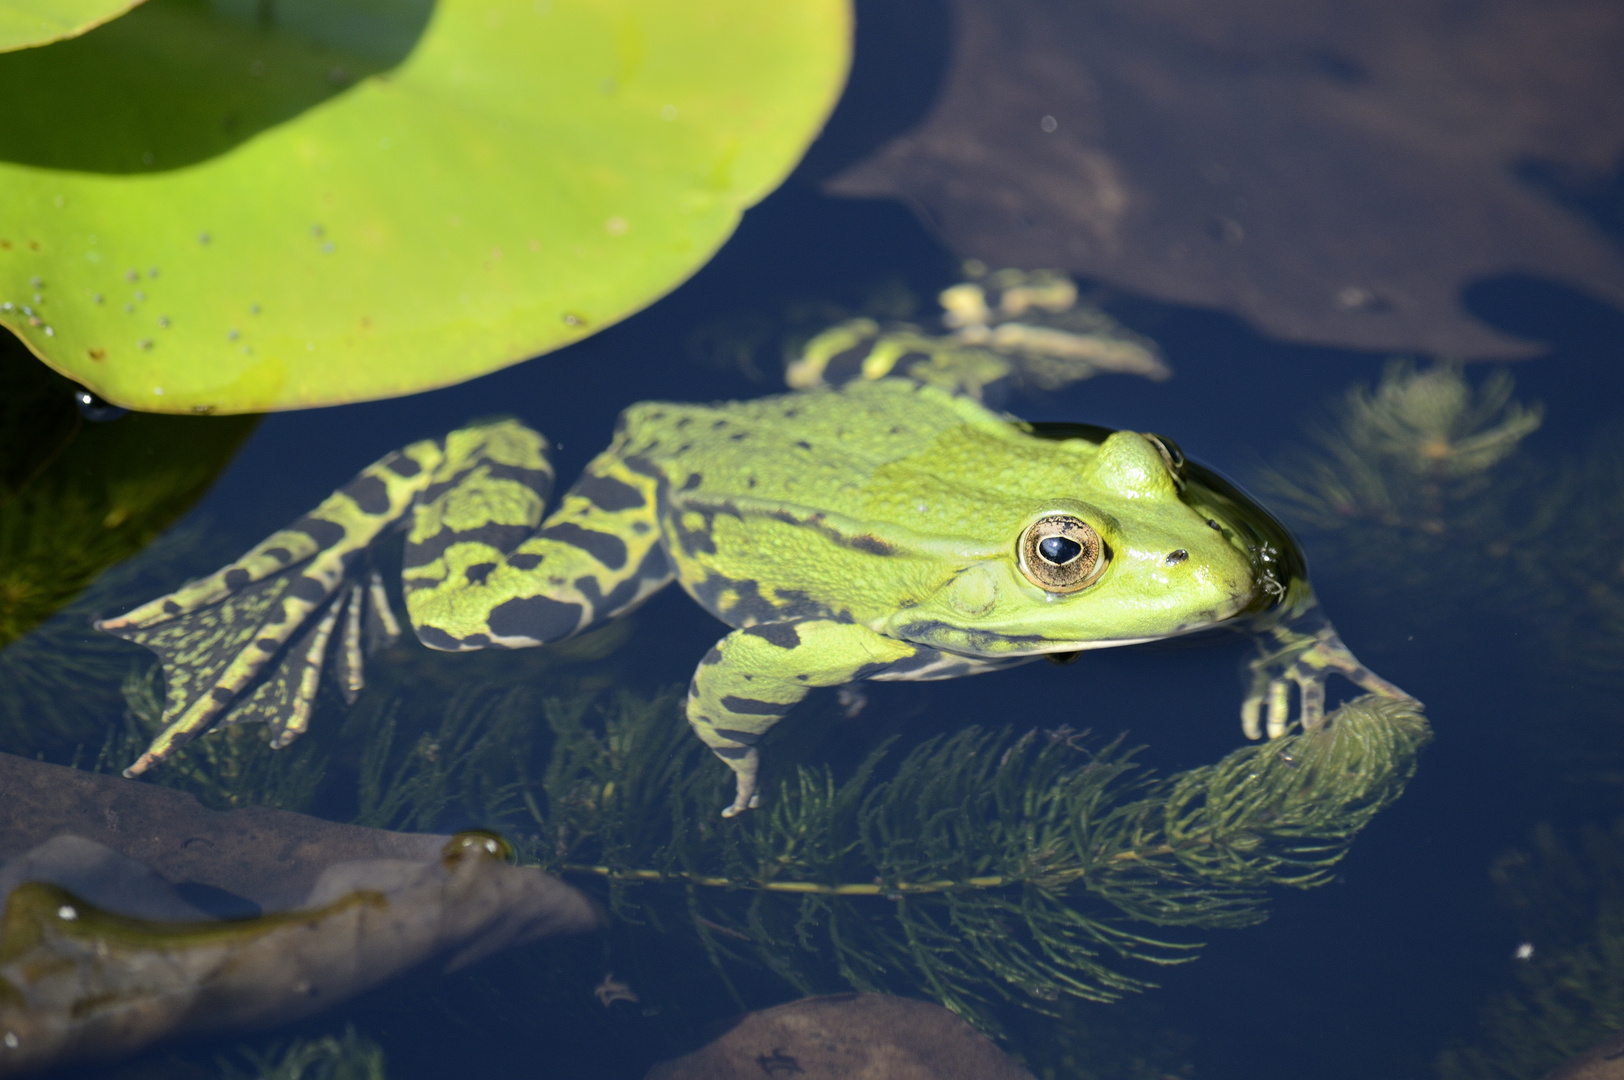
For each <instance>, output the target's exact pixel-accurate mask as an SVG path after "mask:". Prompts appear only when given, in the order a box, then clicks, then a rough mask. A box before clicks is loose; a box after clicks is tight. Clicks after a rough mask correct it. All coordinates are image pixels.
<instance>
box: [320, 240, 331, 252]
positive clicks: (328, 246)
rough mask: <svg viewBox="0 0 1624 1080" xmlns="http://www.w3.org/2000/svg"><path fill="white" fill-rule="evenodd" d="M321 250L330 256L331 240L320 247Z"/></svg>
mask: <svg viewBox="0 0 1624 1080" xmlns="http://www.w3.org/2000/svg"><path fill="white" fill-rule="evenodd" d="M321 249H322V250H323V251H325V252H326V253H327V254H329V255H331V254H332V253H333V242H332V241H331V240H329V241H327V242H326V243H325V244H323V245H322V246H321Z"/></svg>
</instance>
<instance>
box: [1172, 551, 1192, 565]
mask: <svg viewBox="0 0 1624 1080" xmlns="http://www.w3.org/2000/svg"><path fill="white" fill-rule="evenodd" d="M1189 557H1190V553H1189V552H1188V551H1185V550H1184V549H1183V548H1178V549H1177V550H1174V551H1169V552H1168V553H1167V565H1168V566H1177V565H1178V564H1179V563H1181V562H1183V561H1184V560H1185V559H1188V558H1189Z"/></svg>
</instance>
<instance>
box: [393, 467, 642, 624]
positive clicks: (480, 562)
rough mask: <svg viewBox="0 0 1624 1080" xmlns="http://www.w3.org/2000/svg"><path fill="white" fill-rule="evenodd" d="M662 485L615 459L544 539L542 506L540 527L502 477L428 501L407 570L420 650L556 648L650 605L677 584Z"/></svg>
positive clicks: (592, 476) (564, 509)
mask: <svg viewBox="0 0 1624 1080" xmlns="http://www.w3.org/2000/svg"><path fill="white" fill-rule="evenodd" d="M658 483H659V482H658V480H656V479H655V478H653V477H651V476H648V475H646V474H644V473H639V472H636V471H634V470H632V469H630V468H628V467H627V466H626V464H625V462H624V461H622V460H621V459H620V457H619V455H618V453H617V452H615V451H614V450H609V451H606V452H605V453H603V454H600V455H599V456H598V457H597V458H596V459H594V460H593V461H592V462H591V463H590V464H589V465H587V467H586V469H585V470H584V471H583V472H582V473H581V478H580V479H579V480H577V481H576V482H575V485H574V486H573V487H571V488H570V490H569V491H568V492H566V493H565V494H564V498H563V499H562V500H561V501H560V503H559V507H558V509H557V510H556V511H555V512H554V513H553V514H552V515H550V516H549V517H548V518H547V520H546V521H544V522H542V523H541V527H540V528H539V529H537V528H536V527H535V518H536V517H539V515H540V510H541V504H540V502H538V503H536V504H535V506H534V516H532V512H531V508H530V507H529V506H528V505H526V506H524V507H520V506H519V505H518V501H515V500H517V499H518V493H517V492H516V491H512V490H506V491H504V490H502V489H501V482H500V478H499V477H497V476H495V475H494V474H492V475H490V476H489V477H480V478H477V479H476V478H475V477H472V476H471V477H470V478H468V479H467V480H464V481H461V482H459V483H458V484H456V485H453V486H450V487H447V488H445V489H444V490H438V491H430V492H426V493H425V495H424V498H423V500H422V504H421V505H420V506H419V508H418V510H417V512H416V513H415V514H414V515H413V517H412V526H411V531H410V533H408V535H407V538H406V552H405V557H404V560H403V567H402V570H401V580H402V584H403V587H404V591H405V594H406V611H407V613H408V614H409V615H410V617H411V620H412V625H413V627H415V628H416V630H417V637H418V640H420V641H422V642H423V644H425V645H427V646H429V647H430V648H431V649H443V650H448V651H458V652H460V651H465V650H469V649H485V648H492V647H495V648H502V649H521V648H526V647H529V646H532V645H547V644H550V643H552V642H555V641H562V640H564V639H565V638H567V637H571V636H573V635H575V634H579V633H581V632H582V631H584V630H586V629H588V628H589V627H592V626H595V625H597V624H599V623H602V622H604V621H606V620H608V619H612V618H614V617H615V616H617V615H620V614H623V613H625V612H627V611H630V610H631V609H632V608H634V607H636V606H637V605H638V604H641V603H642V602H643V601H644V600H646V599H648V597H649V596H650V595H652V594H653V593H655V592H657V591H658V590H659V589H660V588H662V587H663V586H665V585H666V584H667V583H668V582H670V581H671V579H672V577H673V574H672V571H671V565H670V563H669V561H668V560H667V559H666V556H665V549H664V548H663V546H662V545H661V543H660V530H659V527H658V520H659V519H658V516H657V505H658V498H657V496H658ZM544 499H545V496H543V500H544Z"/></svg>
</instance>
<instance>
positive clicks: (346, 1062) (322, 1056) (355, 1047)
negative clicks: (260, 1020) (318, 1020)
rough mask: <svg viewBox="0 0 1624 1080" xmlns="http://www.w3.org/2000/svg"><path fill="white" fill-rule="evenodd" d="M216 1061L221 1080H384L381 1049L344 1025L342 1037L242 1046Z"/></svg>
mask: <svg viewBox="0 0 1624 1080" xmlns="http://www.w3.org/2000/svg"><path fill="white" fill-rule="evenodd" d="M236 1057H237V1060H233V1059H231V1058H228V1057H221V1058H219V1059H218V1067H219V1072H220V1080H385V1078H386V1077H387V1076H388V1075H389V1073H388V1070H387V1068H386V1060H385V1058H384V1052H383V1047H381V1046H379V1045H378V1044H377V1043H375V1042H373V1041H372V1040H371V1039H369V1038H367V1037H366V1036H364V1035H361V1034H360V1033H358V1032H357V1031H356V1030H355V1025H354V1024H346V1025H345V1027H344V1032H343V1034H341V1035H323V1036H321V1037H320V1038H316V1039H295V1040H293V1041H292V1042H287V1043H284V1042H280V1041H278V1042H273V1043H271V1044H270V1045H269V1046H267V1047H265V1048H264V1049H263V1050H256V1049H253V1048H251V1047H247V1046H244V1047H242V1048H241V1049H240V1050H238V1051H237V1055H236Z"/></svg>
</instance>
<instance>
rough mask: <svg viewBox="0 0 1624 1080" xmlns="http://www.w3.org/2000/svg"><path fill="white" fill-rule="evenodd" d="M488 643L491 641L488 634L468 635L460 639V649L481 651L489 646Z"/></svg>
mask: <svg viewBox="0 0 1624 1080" xmlns="http://www.w3.org/2000/svg"><path fill="white" fill-rule="evenodd" d="M490 643H491V639H490V636H489V635H488V634H469V635H468V636H467V637H465V638H463V639H462V647H463V648H465V649H483V648H486V647H487V646H489V645H490Z"/></svg>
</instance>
